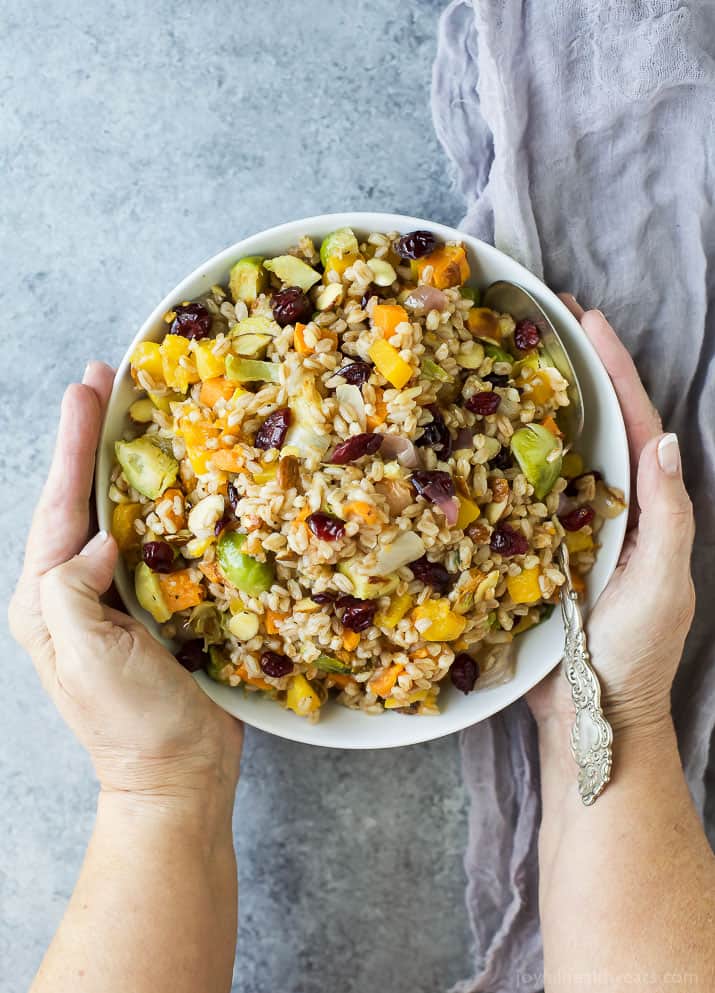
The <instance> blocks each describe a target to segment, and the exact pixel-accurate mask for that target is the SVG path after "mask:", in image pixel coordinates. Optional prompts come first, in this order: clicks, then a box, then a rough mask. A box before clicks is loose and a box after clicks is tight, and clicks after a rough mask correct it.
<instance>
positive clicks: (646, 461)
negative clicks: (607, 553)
mask: <svg viewBox="0 0 715 993" xmlns="http://www.w3.org/2000/svg"><path fill="white" fill-rule="evenodd" d="M637 488H638V502H639V504H640V508H641V514H640V520H639V524H638V536H637V544H636V548H635V550H634V551H633V552H632V553H631V557H630V560H629V563H628V570H629V572H630V571H631V570H635V571H636V572H637V573H638V575H639V576H640V577H641V579H642V582H643V587H641V588H644V589H649V590H651V591H656V592H657V591H663V592H664V595H665V597H666V599H667V600H669V601H670V600H672V601H677V599H678V596H679V594H680V593H681V592H682V591H684V590H686V589H687V592H688V593H689V589H688V588H689V577H690V555H691V551H692V546H693V534H694V524H693V511H692V506H691V503H690V499H689V497H688V494H687V491H686V489H685V485H684V484H683V476H682V470H681V462H680V450H679V446H678V439H677V436H676V435H674V434H665V435H661V436H660V437H659V438H655V439H653V440H652V441H650V442H648V444H647V445H646V446H645V448H644V449H643V453H642V455H641V459H640V463H639V465H638V486H637Z"/></svg>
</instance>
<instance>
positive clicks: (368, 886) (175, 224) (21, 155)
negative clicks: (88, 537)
mask: <svg viewBox="0 0 715 993" xmlns="http://www.w3.org/2000/svg"><path fill="white" fill-rule="evenodd" d="M442 6H443V3H442V0H407V2H403V3H401V4H398V3H395V0H364V2H359V0H356V2H349V0H334V2H332V3H319V2H310V0H285V2H281V0H261V2H257V0H252V2H242V3H241V2H239V3H229V2H227V0H209V2H207V3H198V2H196V0H189V2H183V3H178V2H171V0H157V2H155V3H145V4H129V3H127V2H126V0H116V2H113V3H97V4H86V3H80V2H79V0H63V2H61V3H60V2H59V0H49V2H47V0H44V2H42V3H40V2H38V0H30V2H29V3H24V4H11V3H10V2H9V0H2V3H1V4H0V23H2V24H3V30H2V32H1V33H0V129H1V132H0V133H1V135H2V138H1V139H0V146H1V151H0V177H1V180H0V216H1V217H2V222H1V225H2V243H3V249H2V265H0V298H1V299H2V311H3V319H2V336H1V338H0V341H1V345H0V348H1V350H2V362H1V367H0V375H1V376H2V397H1V398H0V437H1V438H2V444H1V445H0V473H1V474H2V478H3V482H4V487H3V492H4V493H5V494H6V498H5V500H4V501H3V502H2V505H1V506H0V533H1V534H2V535H3V544H4V548H3V563H4V564H3V567H2V588H1V590H0V594H1V596H2V599H3V601H6V600H7V597H8V596H9V593H10V590H11V588H12V585H13V582H14V578H15V575H16V573H17V570H18V568H19V563H20V558H21V551H22V545H23V539H24V533H25V531H26V528H27V525H28V521H29V517H30V512H31V507H32V504H33V502H34V499H35V497H36V494H37V492H38V489H39V486H40V482H41V479H42V477H43V474H44V472H45V469H46V466H47V461H48V457H49V453H50V450H51V445H52V436H53V433H54V425H55V422H56V416H57V407H58V403H59V399H60V396H61V393H62V390H63V387H64V386H65V384H66V383H67V382H68V381H70V380H71V379H76V378H78V377H79V376H80V375H81V373H82V370H83V368H84V364H85V361H86V359H87V358H88V357H89V356H98V357H101V358H104V359H107V360H109V361H116V360H118V359H119V357H120V356H121V354H122V352H123V351H124V349H125V346H126V344H127V342H128V340H129V339H130V338H131V336H132V335H133V334H134V332H135V329H136V328H137V326H138V324H139V323H140V322H141V320H142V319H143V317H144V316H145V315H146V313H147V312H148V311H149V309H150V308H151V307H153V306H154V304H155V303H156V301H157V300H159V299H160V298H161V297H162V296H163V295H164V293H165V292H166V291H167V290H168V289H170V288H171V287H172V286H173V285H174V284H175V283H176V282H177V281H178V280H179V278H180V277H182V276H183V275H184V274H185V273H187V272H189V271H190V270H191V269H193V268H194V267H195V266H196V265H197V264H199V263H200V262H201V261H202V260H203V259H204V258H206V257H208V256H209V255H212V254H213V253H214V252H216V251H217V250H218V249H220V248H222V247H224V246H225V245H227V244H229V243H231V242H232V241H235V240H236V239H237V238H239V237H241V236H242V235H244V234H247V233H249V232H252V231H255V230H258V229H260V228H262V227H267V226H269V225H271V224H275V223H278V222H280V221H283V220H288V219H291V218H294V217H300V216H303V215H309V214H312V213H319V212H322V211H331V210H340V209H342V208H355V209H359V208H365V209H370V208H375V209H390V210H397V211H402V212H406V213H416V214H422V215H424V216H427V217H433V218H435V219H436V220H443V221H447V222H455V221H456V220H457V219H458V218H459V216H460V214H461V210H462V205H461V202H460V201H459V198H458V197H457V196H456V194H454V193H453V192H452V191H451V190H450V186H449V182H448V179H447V177H446V165H445V160H444V158H443V155H442V153H441V151H440V149H439V147H438V144H437V142H436V140H435V138H434V135H433V132H432V128H431V123H430V116H429V105H428V100H429V82H430V69H431V62H432V58H433V54H434V48H435V30H436V21H437V16H438V14H439V11H440V9H441V8H442ZM0 637H1V638H2V653H1V655H0V658H1V659H2V692H1V693H0V726H1V727H2V737H1V741H2V745H1V750H0V791H1V793H0V795H1V797H2V799H1V800H0V825H1V827H0V830H1V832H2V838H3V843H2V848H1V854H0V870H1V874H0V991H2V993H10V991H13V993H14V991H18V990H22V989H24V988H27V986H28V984H29V981H30V978H31V976H32V974H33V972H34V970H35V969H36V967H37V965H38V963H39V961H40V958H41V955H42V953H43V950H44V948H45V947H46V945H47V943H48V941H49V939H50V936H51V935H52V933H53V930H54V928H55V926H56V924H57V922H58V920H59V919H60V916H61V914H62V911H63V908H64V906H65V903H66V901H67V898H68V896H69V894H70V892H71V889H72V886H73V883H74V880H75V877H76V874H77V870H78V867H79V865H80V861H81V858H82V854H83V850H84V847H85V844H86V841H87V838H88V835H89V832H90V829H91V825H92V819H93V811H94V803H95V793H96V787H95V783H94V782H93V778H92V773H91V770H90V768H89V765H88V762H87V760H86V759H85V757H84V755H83V754H82V752H81V751H80V749H79V747H78V745H77V744H76V743H75V741H74V740H73V738H72V737H71V735H70V734H69V732H68V731H67V730H66V729H65V728H64V726H63V725H62V722H61V721H60V719H59V718H58V716H57V715H56V714H55V713H54V711H53V709H52V707H51V705H50V704H49V703H48V701H47V700H46V699H45V698H44V697H43V695H42V692H41V690H40V688H39V685H38V683H37V680H36V678H35V676H34V673H33V671H32V669H31V666H30V663H29V660H28V659H27V658H26V657H25V656H24V655H23V654H22V653H21V652H20V651H19V650H18V649H17V648H16V647H15V646H14V645H13V644H12V642H11V641H10V640H9V637H8V634H7V625H6V623H5V617H4V612H3V616H2V631H0ZM235 832H236V838H237V843H238V851H239V864H240V878H241V928H240V937H239V946H238V954H237V958H236V970H235V985H234V989H236V990H242V991H246V993H253V991H266V993H268V991H270V993H292V991H302V993H313V991H316V993H317V991H328V990H330V991H333V990H340V991H341V993H368V991H370V993H371V991H373V990H380V991H383V990H384V991H386V993H387V991H390V993H401V991H410V993H422V991H425V993H427V991H430V993H433V991H438V990H441V989H447V988H448V987H449V986H450V985H451V983H453V982H454V981H455V980H457V979H459V978H460V977H461V976H463V975H465V974H466V973H467V972H468V970H469V936H468V929H467V925H466V920H465V915H464V913H463V883H464V880H463V871H462V862H461V857H462V850H463V846H464V843H465V835H466V822H465V809H464V795H463V790H462V786H461V782H460V773H459V765H458V753H457V741H456V738H449V739H445V740H442V741H439V742H436V743H433V744H428V745H424V746H420V747H415V748H411V749H403V750H399V751H393V752H390V753H384V754H383V753H377V752H374V753H365V754H350V753H346V754H341V753H339V752H333V751H321V750H318V749H314V748H308V747H301V746H297V745H291V744H288V743H286V742H283V741H279V740H277V739H273V738H271V737H269V736H266V735H264V734H260V733H256V732H251V731H249V733H248V736H247V743H246V753H245V763H244V771H243V778H242V782H241V786H240V791H239V802H238V805H237V809H236V815H235Z"/></svg>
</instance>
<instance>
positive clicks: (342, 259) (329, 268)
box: [323, 252, 360, 283]
mask: <svg viewBox="0 0 715 993" xmlns="http://www.w3.org/2000/svg"><path fill="white" fill-rule="evenodd" d="M359 258H360V256H359V255H358V254H356V253H355V252H346V254H345V255H343V256H337V255H330V256H328V259H327V261H326V263H325V273H324V275H323V282H324V283H327V282H328V281H329V280H328V273H330V272H336V273H337V274H338V276H342V274H343V273H344V272H345V270H346V269H348V268H349V267H350V266H351V265H352V264H353V262H357V260H358V259H359Z"/></svg>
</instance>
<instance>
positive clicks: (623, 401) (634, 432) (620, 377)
mask: <svg viewBox="0 0 715 993" xmlns="http://www.w3.org/2000/svg"><path fill="white" fill-rule="evenodd" d="M581 324H582V326H583V329H584V331H585V332H586V334H587V335H588V337H589V339H590V341H591V344H592V345H593V346H594V348H595V349H596V351H597V352H598V354H599V357H600V359H601V361H602V362H603V364H604V365H605V367H606V371H607V372H608V375H609V376H610V377H611V382H612V383H613V386H614V389H615V391H616V395H617V397H618V402H619V404H620V407H621V411H622V412H623V420H624V421H625V425H626V433H627V435H628V446H629V449H630V454H631V465H632V466H634V467H635V466H636V465H637V464H638V460H639V459H640V457H641V452H642V451H643V448H644V446H645V445H646V444H647V443H648V442H649V441H650V440H651V439H652V438H655V437H656V435H659V434H660V433H661V431H662V427H661V423H660V417H659V416H658V412H657V411H656V409H655V407H654V406H653V404H652V403H651V401H650V398H649V396H648V394H647V393H646V391H645V388H644V386H643V383H641V380H640V376H639V375H638V370H637V369H636V367H635V364H634V362H633V359H632V358H631V356H630V354H629V353H628V351H627V350H626V348H625V347H624V345H623V344H622V343H621V341H620V340H619V338H618V336H617V334H616V332H615V331H614V330H613V328H612V327H611V325H610V324H609V323H608V321H607V320H606V318H605V317H604V316H603V314H602V313H601V312H600V310H589V311H588V312H587V313H585V314H584V315H583V317H582V319H581Z"/></svg>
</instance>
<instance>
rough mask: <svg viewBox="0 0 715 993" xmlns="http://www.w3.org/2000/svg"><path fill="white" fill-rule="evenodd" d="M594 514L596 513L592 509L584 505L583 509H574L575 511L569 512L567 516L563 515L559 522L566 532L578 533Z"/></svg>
mask: <svg viewBox="0 0 715 993" xmlns="http://www.w3.org/2000/svg"><path fill="white" fill-rule="evenodd" d="M595 514H596V512H595V510H594V509H593V507H589V506H588V504H586V505H585V506H583V507H576V509H575V510H572V511H570V512H569V513H568V514H564V516H563V517H561V518H560V521H561V523H562V524H563V526H564V527H565V528H566V530H567V531H580V530H581V528H585V527H586V525H587V524H590V523H591V521H592V520H593V518H594V517H595Z"/></svg>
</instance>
